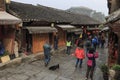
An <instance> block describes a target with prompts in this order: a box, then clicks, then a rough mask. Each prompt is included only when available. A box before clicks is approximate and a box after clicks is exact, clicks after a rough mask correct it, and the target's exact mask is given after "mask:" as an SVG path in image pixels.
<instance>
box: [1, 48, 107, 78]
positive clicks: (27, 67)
mask: <svg viewBox="0 0 120 80" xmlns="http://www.w3.org/2000/svg"><path fill="white" fill-rule="evenodd" d="M98 51H99V56H100V57H99V58H98V59H97V67H96V70H95V74H94V80H103V79H102V73H101V71H100V65H101V64H104V63H106V62H107V49H98ZM86 59H87V58H86ZM86 59H85V60H84V61H83V65H82V68H79V67H78V68H75V62H76V59H75V57H73V56H71V55H67V54H65V53H63V52H62V53H60V52H59V53H56V54H54V55H53V56H52V57H51V62H50V64H49V66H51V65H54V64H60V69H57V70H55V71H50V70H49V69H48V67H49V66H48V67H44V61H43V60H35V61H34V60H30V62H26V61H25V62H23V63H21V64H20V65H18V66H12V67H7V68H6V69H3V70H1V71H0V80H85V74H86V66H87V65H86Z"/></svg>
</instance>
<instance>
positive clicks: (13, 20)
mask: <svg viewBox="0 0 120 80" xmlns="http://www.w3.org/2000/svg"><path fill="white" fill-rule="evenodd" d="M19 23H22V20H21V19H19V18H17V17H15V16H13V15H11V14H9V13H7V12H5V11H0V25H12V24H19Z"/></svg>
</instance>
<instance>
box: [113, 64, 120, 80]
mask: <svg viewBox="0 0 120 80" xmlns="http://www.w3.org/2000/svg"><path fill="white" fill-rule="evenodd" d="M112 69H113V70H115V76H114V79H115V80H120V65H118V64H116V65H114V66H113V67H112Z"/></svg>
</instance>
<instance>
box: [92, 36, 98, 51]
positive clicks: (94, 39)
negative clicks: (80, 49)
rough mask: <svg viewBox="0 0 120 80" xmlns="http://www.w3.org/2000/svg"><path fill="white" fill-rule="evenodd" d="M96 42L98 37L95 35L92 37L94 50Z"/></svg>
mask: <svg viewBox="0 0 120 80" xmlns="http://www.w3.org/2000/svg"><path fill="white" fill-rule="evenodd" d="M97 43H98V39H97V37H96V36H95V37H94V38H93V39H92V45H93V47H94V48H95V50H96V47H97Z"/></svg>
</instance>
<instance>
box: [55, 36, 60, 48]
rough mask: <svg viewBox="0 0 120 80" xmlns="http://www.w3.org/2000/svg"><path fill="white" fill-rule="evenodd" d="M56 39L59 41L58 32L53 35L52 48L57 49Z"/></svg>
mask: <svg viewBox="0 0 120 80" xmlns="http://www.w3.org/2000/svg"><path fill="white" fill-rule="evenodd" d="M58 41H59V37H58V34H56V35H55V36H54V50H57V49H58Z"/></svg>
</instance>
